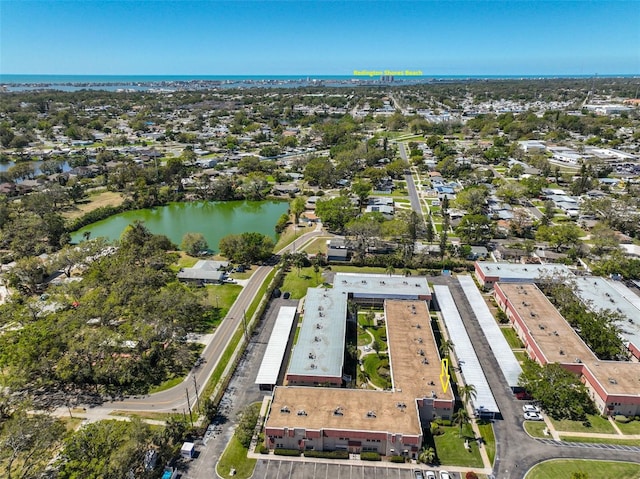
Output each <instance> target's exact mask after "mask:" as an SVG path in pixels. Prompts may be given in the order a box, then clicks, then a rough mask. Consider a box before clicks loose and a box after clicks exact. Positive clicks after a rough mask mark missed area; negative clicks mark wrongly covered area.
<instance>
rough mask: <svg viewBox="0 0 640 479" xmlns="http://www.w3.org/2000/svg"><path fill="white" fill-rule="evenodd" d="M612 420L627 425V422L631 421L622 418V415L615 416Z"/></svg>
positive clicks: (625, 417)
mask: <svg viewBox="0 0 640 479" xmlns="http://www.w3.org/2000/svg"><path fill="white" fill-rule="evenodd" d="M614 419H615V420H616V422H621V423H622V424H627V423H628V422H631V419H630V418H628V417H627V416H623V415H622V414H617V415H616V416H615V417H614Z"/></svg>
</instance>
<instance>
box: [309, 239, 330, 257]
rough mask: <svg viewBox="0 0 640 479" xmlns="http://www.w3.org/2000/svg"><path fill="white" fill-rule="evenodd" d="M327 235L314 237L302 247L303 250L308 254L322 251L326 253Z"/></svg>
mask: <svg viewBox="0 0 640 479" xmlns="http://www.w3.org/2000/svg"><path fill="white" fill-rule="evenodd" d="M328 239H329V237H328V236H326V237H320V238H315V239H314V240H313V241H312V242H311V243H309V244H308V245H307V246H305V247H304V250H305V251H306V252H307V253H309V254H316V253H323V254H327V240H328Z"/></svg>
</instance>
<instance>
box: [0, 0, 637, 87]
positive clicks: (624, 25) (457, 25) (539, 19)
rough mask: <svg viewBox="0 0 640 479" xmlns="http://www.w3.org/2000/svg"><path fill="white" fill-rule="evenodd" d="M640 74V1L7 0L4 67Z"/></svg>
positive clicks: (1, 37) (31, 70)
mask: <svg viewBox="0 0 640 479" xmlns="http://www.w3.org/2000/svg"><path fill="white" fill-rule="evenodd" d="M363 69H369V70H385V69H389V70H406V69H411V70H422V72H423V73H424V74H425V75H458V74H459V75H466V74H469V75H473V74H475V75H509V74H515V75H520V74H521V75H535V74H540V75H553V74H569V75H571V74H575V75H592V74H594V73H598V74H601V75H606V74H618V73H621V74H637V73H640V2H638V1H637V0H629V1H621V2H617V1H596V0H594V1H581V0H574V1H566V2H555V1H543V0H537V1H524V0H522V1H485V0H482V1H453V2H448V1H435V0H433V1H430V0H423V1H396V2H386V1H365V0H360V1H340V2H338V1H330V0H322V1H319V0H299V1H275V0H262V1H242V0H235V1H204V0H202V1H189V0H186V1H151V0H149V1H145V0H138V1H117V0H111V1H97V0H84V1H64V0H50V1H29V0H0V73H3V74H12V73H13V74H113V75H125V74H136V75H143V74H144V75H152V74H157V75H234V74H236V75H252V74H253V75H260V74H263V75H267V74H272V75H287V74H291V75H297V74H300V75H313V74H316V75H320V74H327V75H341V74H342V75H350V74H351V73H352V72H353V70H363Z"/></svg>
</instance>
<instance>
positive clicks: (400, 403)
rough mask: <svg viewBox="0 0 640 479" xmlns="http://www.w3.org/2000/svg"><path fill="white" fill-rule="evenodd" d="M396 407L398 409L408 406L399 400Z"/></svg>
mask: <svg viewBox="0 0 640 479" xmlns="http://www.w3.org/2000/svg"><path fill="white" fill-rule="evenodd" d="M396 407H397V408H398V409H404V408H406V407H407V405H406V404H405V403H403V402H399V403H396Z"/></svg>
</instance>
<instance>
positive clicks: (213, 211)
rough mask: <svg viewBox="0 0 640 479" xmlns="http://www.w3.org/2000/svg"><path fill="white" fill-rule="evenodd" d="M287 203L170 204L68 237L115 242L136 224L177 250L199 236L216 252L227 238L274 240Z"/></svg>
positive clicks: (113, 218) (118, 217)
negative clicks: (192, 236)
mask: <svg viewBox="0 0 640 479" xmlns="http://www.w3.org/2000/svg"><path fill="white" fill-rule="evenodd" d="M288 208H289V203H287V202H286V201H198V202H190V203H170V204H169V205H167V206H162V207H158V208H153V209H144V210H133V211H126V212H124V213H120V214H117V215H114V216H110V217H109V218H107V219H104V220H102V221H98V222H96V223H92V224H90V225H87V226H85V227H84V228H81V229H79V230H78V231H76V232H74V233H72V234H71V241H72V242H73V243H78V242H80V241H82V239H83V236H82V235H83V233H84V232H85V231H89V232H91V238H97V237H100V236H103V237H105V238H108V239H109V240H116V239H119V238H120V235H121V234H122V232H123V231H124V229H125V228H126V227H127V226H128V225H130V224H131V223H133V222H134V221H136V220H140V221H143V222H144V224H145V226H146V227H147V228H148V229H149V231H151V232H152V233H155V234H163V235H166V236H167V237H169V239H170V240H171V241H173V242H174V243H175V244H176V245H178V246H180V243H181V242H182V237H183V236H184V235H185V233H202V234H203V235H204V237H205V239H206V240H207V243H208V244H209V248H210V249H212V250H214V251H218V243H219V242H220V239H221V238H222V237H224V236H227V235H229V234H240V233H245V232H254V231H255V232H257V233H262V234H264V235H267V236H270V237H271V238H273V239H274V240H275V239H276V234H275V229H274V227H275V225H276V223H277V222H278V218H280V216H282V214H283V213H286V212H287V209H288Z"/></svg>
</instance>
